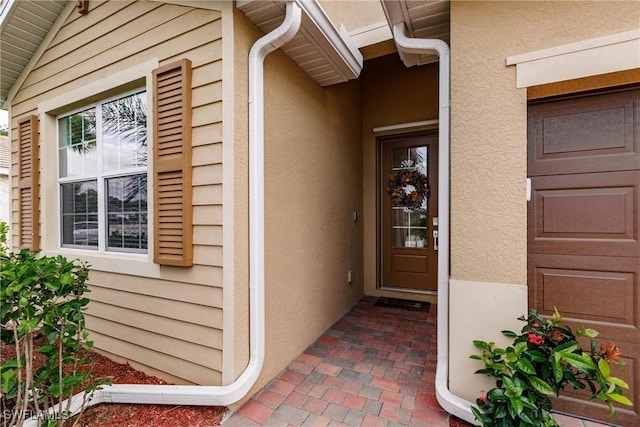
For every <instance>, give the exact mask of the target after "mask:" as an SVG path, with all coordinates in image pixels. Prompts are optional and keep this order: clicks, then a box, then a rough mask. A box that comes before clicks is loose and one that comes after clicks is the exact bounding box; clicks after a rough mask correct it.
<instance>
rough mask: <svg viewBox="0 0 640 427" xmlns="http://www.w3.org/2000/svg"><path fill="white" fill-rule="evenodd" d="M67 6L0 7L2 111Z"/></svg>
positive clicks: (52, 1) (53, 2)
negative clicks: (10, 93) (23, 72)
mask: <svg viewBox="0 0 640 427" xmlns="http://www.w3.org/2000/svg"><path fill="white" fill-rule="evenodd" d="M66 4H67V1H66V0H47V1H42V0H38V1H31V0H20V1H5V2H3V3H2V7H0V9H1V10H0V15H1V16H2V18H0V19H2V23H1V24H0V107H2V106H4V102H5V101H6V99H7V94H8V93H9V90H10V89H11V87H12V86H13V85H14V83H15V82H16V81H17V80H18V78H19V77H20V75H21V74H22V71H23V70H24V69H25V67H26V66H27V64H28V63H29V61H30V60H31V58H32V57H33V55H34V54H35V52H36V50H37V49H38V47H39V46H40V44H41V43H42V41H43V40H44V38H45V37H46V36H47V34H48V33H49V30H50V29H51V27H52V26H53V24H54V23H55V22H56V20H57V19H58V16H59V15H60V13H61V12H62V10H63V9H64V7H65V5H66Z"/></svg>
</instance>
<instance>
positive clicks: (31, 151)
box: [18, 115, 40, 251]
mask: <svg viewBox="0 0 640 427" xmlns="http://www.w3.org/2000/svg"><path fill="white" fill-rule="evenodd" d="M18 159H19V162H20V163H19V166H18V187H19V200H18V209H19V215H18V218H19V221H20V227H19V233H20V246H21V247H23V248H27V249H30V250H32V251H36V250H38V249H39V246H40V203H39V202H40V195H39V184H40V173H39V171H38V116H35V115H33V116H29V117H26V118H24V119H22V120H20V121H19V122H18Z"/></svg>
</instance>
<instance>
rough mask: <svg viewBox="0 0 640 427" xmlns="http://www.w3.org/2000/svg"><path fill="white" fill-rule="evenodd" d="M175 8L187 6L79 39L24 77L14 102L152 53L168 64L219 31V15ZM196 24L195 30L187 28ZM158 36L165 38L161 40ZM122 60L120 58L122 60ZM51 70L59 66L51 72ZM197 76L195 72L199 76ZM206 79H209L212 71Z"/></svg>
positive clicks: (79, 82)
mask: <svg viewBox="0 0 640 427" xmlns="http://www.w3.org/2000/svg"><path fill="white" fill-rule="evenodd" d="M124 4H126V3H124ZM141 4H147V2H142V3H141ZM152 4H153V5H156V3H152ZM176 7H177V8H178V9H179V10H181V11H184V10H185V8H182V7H178V6H171V5H163V6H162V7H160V8H156V9H153V10H152V11H151V12H150V13H148V14H147V15H144V16H142V17H140V19H138V20H137V21H135V22H132V23H130V24H127V25H125V26H123V27H121V28H119V29H118V31H115V32H111V33H107V34H104V35H103V37H101V38H99V39H96V40H94V41H92V42H90V43H88V44H84V40H77V42H78V46H77V47H76V48H75V49H71V50H69V51H67V54H66V55H64V56H61V57H60V58H58V59H56V60H54V61H52V63H51V64H49V65H47V66H45V67H42V68H36V69H34V71H33V72H32V73H31V74H30V75H29V77H28V78H27V79H26V80H25V84H24V85H23V89H22V90H21V91H20V99H16V101H19V100H21V99H23V98H24V99H28V98H31V97H35V96H37V95H39V94H42V93H44V92H46V91H47V90H51V89H62V88H64V87H65V86H70V85H72V86H78V85H83V84H88V83H90V82H91V81H92V80H95V78H100V77H104V76H107V75H109V74H111V73H112V72H113V71H114V69H122V68H125V67H126V66H132V65H135V64H138V63H140V62H143V61H145V60H148V59H151V58H154V57H156V58H160V61H161V62H160V65H164V63H168V61H164V58H167V57H172V56H174V55H177V54H178V53H179V52H183V53H184V55H183V56H187V54H186V51H185V45H187V46H188V45H193V44H194V43H197V44H198V46H199V45H200V44H201V43H202V41H203V40H211V38H212V35H213V34H215V33H216V32H218V33H219V31H220V25H221V23H220V20H219V19H217V20H215V21H214V22H211V16H212V13H203V11H200V10H190V11H189V12H187V13H184V14H182V15H180V16H178V17H175V11H174V8H176ZM168 9H170V10H168ZM158 15H159V16H158ZM194 27H195V29H193V30H191V31H187V30H188V29H191V28H194ZM160 40H164V41H162V42H159V41H160ZM132 60H133V61H132ZM119 62H121V63H120V64H118V63H119ZM125 64H131V65H125ZM214 64H215V63H214ZM115 65H118V66H117V67H115ZM202 68H207V66H205V67H202ZM53 70H55V71H54V72H52V71H53ZM63 71H64V72H63ZM196 78H197V75H196V74H195V73H194V80H195V81H197V80H196ZM204 79H205V80H206V79H208V80H211V75H209V76H208V77H204Z"/></svg>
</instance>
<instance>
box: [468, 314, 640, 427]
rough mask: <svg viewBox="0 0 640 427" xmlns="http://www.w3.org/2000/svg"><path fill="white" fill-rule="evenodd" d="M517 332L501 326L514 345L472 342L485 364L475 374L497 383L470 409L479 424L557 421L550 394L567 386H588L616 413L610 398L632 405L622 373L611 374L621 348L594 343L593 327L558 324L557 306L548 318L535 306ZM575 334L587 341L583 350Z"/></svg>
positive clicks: (475, 356) (504, 426) (552, 423)
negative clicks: (626, 393)
mask: <svg viewBox="0 0 640 427" xmlns="http://www.w3.org/2000/svg"><path fill="white" fill-rule="evenodd" d="M518 320H521V321H523V322H525V325H524V327H523V328H522V330H521V333H520V334H516V333H515V332H511V331H502V334H503V335H505V336H507V337H510V338H514V342H513V346H509V347H507V348H500V347H496V346H495V343H492V342H485V341H474V342H473V343H474V345H475V346H476V347H478V348H479V349H481V350H482V354H481V355H478V354H473V355H471V356H470V357H471V358H472V359H476V360H480V361H482V362H483V363H484V368H483V369H479V370H478V371H476V374H484V375H488V376H490V377H493V378H495V379H496V387H494V388H492V389H491V390H489V391H488V392H487V393H486V394H483V395H482V396H480V398H478V399H477V400H476V404H477V407H472V408H471V410H472V411H473V414H474V416H475V418H476V420H478V421H480V422H482V425H483V426H487V427H488V426H491V427H493V426H500V427H507V426H521V427H524V426H536V427H537V426H540V427H544V426H556V425H558V424H557V422H556V421H555V419H554V418H553V417H552V416H551V414H550V411H551V400H550V399H549V396H552V395H555V396H558V395H559V394H560V392H561V391H562V390H564V388H565V387H566V386H567V385H571V386H572V387H573V388H574V389H580V390H581V389H587V390H588V391H589V392H590V393H591V397H590V399H591V400H596V399H599V400H602V401H604V402H605V403H606V404H607V405H608V406H609V411H610V414H611V416H613V415H614V408H613V402H618V403H621V404H623V405H631V404H632V403H631V401H630V400H629V399H628V398H627V397H626V396H624V395H623V392H622V389H628V388H629V386H628V385H627V384H626V383H625V382H624V381H623V380H621V379H620V378H617V377H613V376H611V363H616V364H619V365H621V363H620V361H619V359H620V356H621V352H620V349H619V348H618V347H617V346H616V345H615V344H613V343H610V342H606V343H603V344H602V345H601V346H600V347H599V348H597V347H596V344H595V342H594V338H595V337H596V336H597V335H598V332H597V331H595V330H593V329H587V328H582V329H577V330H576V332H575V334H574V333H573V331H572V330H571V328H570V327H569V326H566V325H562V317H561V316H560V314H559V313H558V311H557V310H555V312H554V314H553V316H552V317H551V318H549V319H546V318H543V317H542V316H540V314H539V313H538V312H537V311H536V310H531V312H530V314H529V316H528V317H524V316H522V317H520V318H518ZM577 337H584V338H586V339H587V340H588V342H589V347H588V349H587V350H585V349H583V348H582V347H581V345H580V343H579V342H578V338H577Z"/></svg>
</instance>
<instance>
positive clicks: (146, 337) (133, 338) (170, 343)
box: [87, 316, 222, 369]
mask: <svg viewBox="0 0 640 427" xmlns="http://www.w3.org/2000/svg"><path fill="white" fill-rule="evenodd" d="M87 317H89V316H87ZM117 320H118V322H115V321H113V319H109V320H105V319H101V318H99V317H93V318H90V319H87V323H88V324H89V325H90V327H91V330H93V331H96V332H98V333H100V334H103V335H109V336H114V335H116V334H117V335H124V336H126V339H125V340H126V341H127V342H129V343H131V344H136V345H139V346H141V347H145V348H148V349H150V350H156V351H158V352H161V353H163V354H167V355H170V356H173V357H175V358H178V359H185V360H189V361H190V362H191V363H194V364H197V365H200V366H202V367H204V368H208V369H210V367H211V366H220V365H221V364H222V357H221V355H222V352H221V351H219V350H212V349H211V348H210V347H206V346H203V345H200V344H196V343H193V342H188V341H184V340H181V339H175V338H173V337H169V336H167V335H165V334H158V333H154V332H150V331H146V330H142V329H138V328H135V327H132V326H129V325H128V324H126V323H124V322H120V321H122V320H129V319H128V318H125V319H117ZM123 331H124V334H123Z"/></svg>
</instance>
